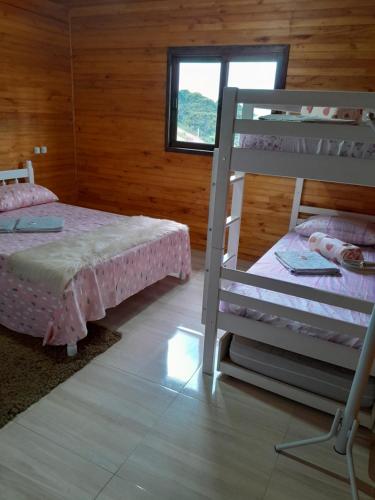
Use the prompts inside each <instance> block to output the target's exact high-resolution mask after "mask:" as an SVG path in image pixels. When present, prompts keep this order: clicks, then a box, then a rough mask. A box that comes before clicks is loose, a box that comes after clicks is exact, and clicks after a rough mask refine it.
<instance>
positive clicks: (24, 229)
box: [15, 216, 64, 233]
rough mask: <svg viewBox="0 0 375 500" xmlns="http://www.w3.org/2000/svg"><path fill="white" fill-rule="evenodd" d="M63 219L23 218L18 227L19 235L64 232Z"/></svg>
mask: <svg viewBox="0 0 375 500" xmlns="http://www.w3.org/2000/svg"><path fill="white" fill-rule="evenodd" d="M63 227H64V219H63V218H62V217H51V216H45V217H21V218H20V219H19V221H18V223H17V225H16V228H15V231H16V232H17V233H46V232H58V231H62V229H63Z"/></svg>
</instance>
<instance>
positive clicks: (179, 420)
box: [0, 254, 375, 500]
mask: <svg viewBox="0 0 375 500" xmlns="http://www.w3.org/2000/svg"><path fill="white" fill-rule="evenodd" d="M194 263H195V265H194V269H195V270H194V273H193V276H192V277H191V279H190V280H189V281H188V282H187V283H185V284H180V283H179V282H178V281H177V280H175V279H173V278H168V279H166V280H164V281H163V282H161V283H159V284H157V285H155V286H153V287H151V288H149V289H147V290H145V291H144V292H143V293H141V294H139V295H137V296H136V297H133V298H132V299H130V300H128V301H126V302H125V303H124V304H122V305H121V306H119V307H117V308H116V309H114V310H112V311H110V312H109V314H108V316H107V318H106V319H105V320H103V322H104V323H105V324H107V325H108V326H110V327H111V328H114V329H117V330H119V331H121V332H122V333H123V337H122V339H121V341H120V342H119V343H117V344H116V345H114V346H113V347H112V348H111V349H110V350H109V351H107V352H105V353H104V354H102V355H101V356H99V357H97V358H96V359H95V360H94V361H93V362H92V363H90V364H89V365H88V366H86V367H85V368H84V369H83V370H81V371H80V372H78V373H77V374H76V375H74V376H73V377H72V378H71V379H69V380H68V381H66V382H65V383H63V384H61V385H60V386H59V387H58V388H56V389H55V390H54V391H52V392H51V393H50V394H49V395H48V396H47V397H45V398H43V399H42V400H41V401H39V402H38V403H37V404H36V405H34V406H33V407H31V408H29V410H28V411H26V412H25V413H23V414H21V415H19V416H18V417H17V418H16V419H15V420H14V421H13V422H12V423H11V424H9V425H8V426H6V427H4V428H3V429H2V430H1V431H0V499H1V500H26V499H27V500H55V499H56V500H57V499H59V500H61V499H69V500H86V499H87V500H94V499H96V500H133V499H134V500H138V499H141V500H146V499H161V500H195V499H215V500H216V499H217V500H241V499H246V500H256V499H264V500H294V499H295V500H305V499H306V500H319V499H322V500H336V499H337V500H350V494H349V488H348V485H347V484H346V483H345V475H346V470H345V460H344V458H343V457H340V456H339V455H337V454H335V453H333V452H332V450H331V448H330V446H329V445H317V446H315V447H310V448H308V449H303V448H301V449H299V450H296V451H293V453H290V454H289V455H277V454H275V452H274V449H273V446H274V444H275V443H277V442H280V441H284V440H286V439H287V440H290V439H297V438H302V437H305V436H306V437H307V436H311V435H313V434H315V433H320V432H322V431H324V430H326V429H328V427H329V424H330V420H331V419H330V418H329V417H328V416H326V415H323V414H321V413H319V412H315V411H313V410H311V409H308V408H305V407H303V406H301V405H298V404H295V403H292V402H290V401H287V400H285V399H283V398H280V397H278V396H275V395H272V394H270V393H267V392H264V391H262V390H260V389H256V388H254V387H251V386H249V385H246V384H242V383H240V382H238V381H235V380H232V379H229V378H221V379H220V378H218V379H212V378H211V377H207V376H202V373H201V370H200V364H201V356H202V340H203V327H202V325H201V324H200V308H201V295H202V284H203V273H202V271H201V268H202V258H201V255H199V254H197V255H196V256H195V259H194ZM373 443H374V446H375V442H374V441H373V440H372V435H371V434H370V433H368V432H361V433H360V436H359V438H358V439H357V444H356V447H355V461H356V465H357V470H358V475H359V478H360V487H361V490H362V496H361V498H362V499H365V498H367V499H368V498H374V497H375V495H374V492H375V490H374V489H373V488H374V486H375V483H373V482H372V481H371V479H370V478H371V477H372V478H373V479H374V478H375V463H374V462H375V448H373V449H371V448H372V444H373Z"/></svg>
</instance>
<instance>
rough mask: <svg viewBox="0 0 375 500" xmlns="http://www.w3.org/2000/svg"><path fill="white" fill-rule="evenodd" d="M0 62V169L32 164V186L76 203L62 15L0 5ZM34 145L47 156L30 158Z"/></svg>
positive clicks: (35, 1)
mask: <svg viewBox="0 0 375 500" xmlns="http://www.w3.org/2000/svg"><path fill="white" fill-rule="evenodd" d="M0 61H1V63H0V64H1V72H0V169H2V170H4V169H8V168H16V167H17V166H18V165H19V164H21V163H22V162H23V161H24V160H26V159H32V160H33V161H34V167H35V173H36V182H38V183H40V184H43V185H45V186H47V187H49V188H51V189H52V190H53V191H55V192H56V193H57V194H58V195H59V196H60V197H61V199H63V200H66V201H74V200H76V195H77V190H76V169H75V155H74V133H73V118H72V117H73V109H72V74H71V57H70V29H69V17H68V11H67V9H66V8H64V7H61V6H58V5H56V4H54V3H52V2H49V1H43V0H31V1H27V2H25V1H24V0H7V1H5V2H3V1H1V2H0ZM36 145H47V147H48V154H47V155H39V156H36V155H34V154H33V147H34V146H36Z"/></svg>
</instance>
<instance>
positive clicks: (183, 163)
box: [71, 0, 375, 258]
mask: <svg viewBox="0 0 375 500" xmlns="http://www.w3.org/2000/svg"><path fill="white" fill-rule="evenodd" d="M109 3H110V2H108V0H107V1H106V2H104V1H103V2H102V4H103V5H101V6H95V7H78V8H74V9H73V10H72V11H71V16H72V45H73V60H74V90H75V104H76V108H75V109H76V140H77V158H78V180H79V200H80V202H81V203H83V204H85V205H87V206H91V207H97V208H101V209H105V210H112V211H115V212H123V213H127V214H137V213H144V214H148V215H152V216H157V217H171V218H174V219H177V220H179V221H182V222H185V223H187V224H189V226H190V228H191V235H192V243H193V245H194V246H195V247H200V248H203V247H204V245H205V233H206V224H207V211H208V196H209V181H210V169H211V158H209V157H204V156H194V155H189V154H178V153H166V152H165V151H164V110H165V83H166V49H167V47H168V46H178V45H215V44H264V43H288V44H290V45H291V51H290V62H289V70H288V79H287V87H288V88H290V89H336V90H338V89H340V90H371V91H373V90H375V3H374V0H315V1H314V2H313V1H311V0H226V1H224V0H190V1H189V2H184V1H176V0H128V1H124V2H122V3H117V4H115V5H108V4H109ZM292 190H293V183H292V182H291V180H283V179H278V178H273V179H271V178H265V177H256V176H252V177H249V178H248V180H247V187H246V191H247V193H246V201H245V208H244V219H245V220H244V224H243V231H242V239H241V250H242V254H243V255H246V256H248V257H250V258H252V257H255V256H258V255H259V254H260V253H261V252H263V250H264V249H265V248H268V247H269V246H270V245H271V244H272V243H273V242H274V241H275V240H276V239H277V238H278V237H279V236H280V235H281V234H282V233H283V232H284V231H285V230H286V229H287V226H288V219H289V211H290V206H291V198H292ZM374 195H375V192H374V190H372V189H361V188H354V187H342V186H341V187H340V186H338V185H336V186H335V185H327V184H326V185H323V184H319V185H318V184H317V183H312V182H310V183H308V185H307V188H306V191H305V196H304V197H305V201H306V202H308V203H310V204H314V203H316V204H321V205H324V206H330V207H337V208H340V209H346V210H364V211H367V212H372V213H375V203H374V200H375V196H374Z"/></svg>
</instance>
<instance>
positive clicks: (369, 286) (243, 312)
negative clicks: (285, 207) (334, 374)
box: [220, 232, 375, 349]
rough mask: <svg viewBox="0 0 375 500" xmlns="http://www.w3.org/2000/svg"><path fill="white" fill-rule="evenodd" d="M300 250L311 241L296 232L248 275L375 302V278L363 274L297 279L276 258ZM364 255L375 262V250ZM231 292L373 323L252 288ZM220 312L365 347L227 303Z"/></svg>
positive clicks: (344, 272) (234, 288)
mask: <svg viewBox="0 0 375 500" xmlns="http://www.w3.org/2000/svg"><path fill="white" fill-rule="evenodd" d="M299 249H300V250H307V249H308V245H307V238H303V237H302V236H299V235H298V234H297V233H295V232H290V233H288V234H287V235H285V236H284V237H283V238H281V240H279V241H278V242H277V243H276V245H274V246H273V247H272V248H271V249H270V250H268V252H267V253H265V254H264V255H263V257H261V259H259V260H258V261H257V262H256V263H255V264H254V265H253V266H251V267H250V269H249V270H248V272H249V273H251V274H256V275H259V276H266V277H277V279H280V280H283V281H287V282H290V283H298V284H301V285H306V286H310V287H314V288H318V289H321V290H326V291H331V292H334V293H338V294H341V295H349V296H352V297H356V298H359V299H363V300H368V301H371V302H375V275H368V274H367V275H365V274H359V273H355V272H351V271H348V270H346V269H343V268H341V272H342V276H295V275H293V274H291V273H290V272H289V271H288V270H287V269H285V267H283V266H282V265H281V264H280V262H279V261H278V260H277V259H276V257H275V255H274V254H275V250H297V251H298V250H299ZM362 251H363V254H364V257H365V259H366V260H371V261H375V248H373V247H362ZM229 290H231V291H233V292H236V293H240V294H242V295H246V296H248V297H253V298H257V299H263V300H267V301H270V302H273V303H275V304H280V305H285V306H289V307H293V308H294V309H300V310H302V311H309V312H314V313H316V314H320V315H323V316H328V317H331V318H334V319H340V320H343V321H348V322H350V323H355V324H359V325H363V326H367V325H368V322H369V319H370V316H369V315H367V314H363V313H358V312H355V311H350V310H348V309H342V308H339V307H334V306H330V305H327V304H321V303H318V302H313V301H310V300H305V299H302V298H300V297H293V296H290V295H285V294H280V293H277V292H272V291H268V290H264V289H262V288H257V287H252V286H248V285H242V284H238V283H235V284H232V285H231V286H230V288H229ZM220 310H221V311H224V312H231V313H233V314H237V315H239V316H246V317H248V318H252V319H256V320H258V321H263V322H265V323H269V324H272V325H273V326H277V327H286V328H290V329H291V330H293V331H295V332H297V333H301V334H304V335H310V336H313V337H318V338H321V339H325V340H329V341H331V342H336V343H338V344H343V345H346V346H349V347H354V348H357V349H358V348H360V347H361V345H362V341H361V340H360V339H358V338H355V337H351V336H349V335H345V334H339V333H337V332H332V331H325V330H321V329H319V328H315V327H313V326H311V325H306V324H302V323H299V322H297V321H292V320H290V319H287V318H280V317H278V316H273V315H270V314H264V313H261V312H259V311H255V310H254V309H249V308H245V307H241V306H237V305H234V304H228V303H226V302H222V303H221V304H220Z"/></svg>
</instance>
